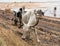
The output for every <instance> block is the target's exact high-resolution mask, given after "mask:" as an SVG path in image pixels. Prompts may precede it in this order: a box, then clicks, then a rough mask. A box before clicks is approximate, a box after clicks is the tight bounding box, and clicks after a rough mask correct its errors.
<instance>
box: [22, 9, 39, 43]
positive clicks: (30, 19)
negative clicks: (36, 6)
mask: <svg viewBox="0 0 60 46" xmlns="http://www.w3.org/2000/svg"><path fill="white" fill-rule="evenodd" d="M36 22H37V19H36V15H35V12H34V10H33V11H28V12H27V13H25V14H22V23H23V31H24V33H23V36H22V38H26V37H27V35H28V34H29V31H30V29H31V28H30V27H31V26H34V25H35V24H36ZM37 40H38V42H39V39H38V37H37Z"/></svg>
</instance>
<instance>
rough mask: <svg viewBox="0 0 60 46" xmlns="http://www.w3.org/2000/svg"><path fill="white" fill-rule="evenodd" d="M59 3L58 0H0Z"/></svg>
mask: <svg viewBox="0 0 60 46" xmlns="http://www.w3.org/2000/svg"><path fill="white" fill-rule="evenodd" d="M30 1H31V2H60V0H0V2H30Z"/></svg>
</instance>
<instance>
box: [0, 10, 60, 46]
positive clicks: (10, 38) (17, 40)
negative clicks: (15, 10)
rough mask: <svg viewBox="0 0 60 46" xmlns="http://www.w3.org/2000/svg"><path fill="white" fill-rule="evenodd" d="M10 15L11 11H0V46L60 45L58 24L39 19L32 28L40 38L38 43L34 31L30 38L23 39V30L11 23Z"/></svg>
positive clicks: (59, 25)
mask: <svg viewBox="0 0 60 46" xmlns="http://www.w3.org/2000/svg"><path fill="white" fill-rule="evenodd" d="M12 17H13V14H12V13H4V14H3V13H2V12H1V11H0V46H60V24H58V23H54V22H51V21H49V22H48V21H46V19H45V20H43V19H40V20H39V23H38V25H37V26H36V27H35V28H34V29H35V30H36V31H37V32H38V36H39V39H40V42H39V43H38V42H37V41H36V35H35V34H34V32H31V36H30V38H31V40H29V39H28V40H23V39H22V38H21V36H22V34H23V30H22V28H21V29H19V28H18V26H14V25H13V24H12V20H10V19H11V18H12Z"/></svg>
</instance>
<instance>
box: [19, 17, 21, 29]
mask: <svg viewBox="0 0 60 46" xmlns="http://www.w3.org/2000/svg"><path fill="white" fill-rule="evenodd" d="M19 23H20V24H19V28H21V18H19Z"/></svg>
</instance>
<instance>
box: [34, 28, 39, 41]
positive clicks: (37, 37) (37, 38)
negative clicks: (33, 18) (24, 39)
mask: <svg viewBox="0 0 60 46" xmlns="http://www.w3.org/2000/svg"><path fill="white" fill-rule="evenodd" d="M35 35H36V40H37V42H40V40H39V36H38V33H37V30H36V29H35Z"/></svg>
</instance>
